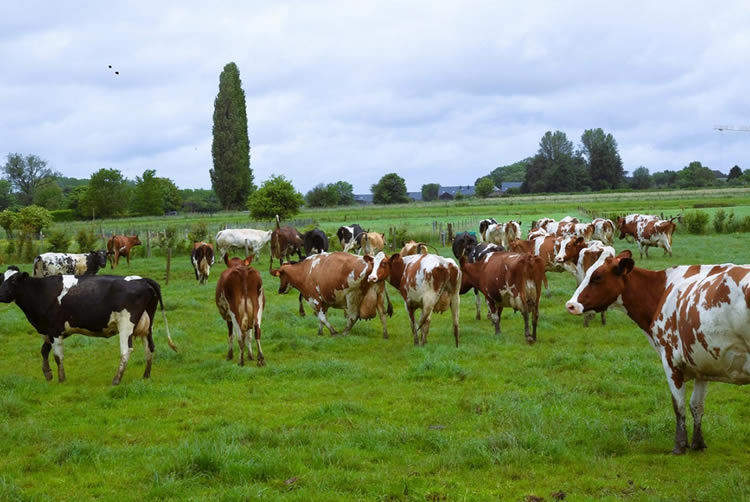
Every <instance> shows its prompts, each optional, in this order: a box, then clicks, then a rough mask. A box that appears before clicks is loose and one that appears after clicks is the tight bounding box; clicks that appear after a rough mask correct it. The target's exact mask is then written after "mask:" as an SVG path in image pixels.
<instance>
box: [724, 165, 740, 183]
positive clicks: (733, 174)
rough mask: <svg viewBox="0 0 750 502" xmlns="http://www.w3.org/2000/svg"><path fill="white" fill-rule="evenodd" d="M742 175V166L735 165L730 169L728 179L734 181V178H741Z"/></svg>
mask: <svg viewBox="0 0 750 502" xmlns="http://www.w3.org/2000/svg"><path fill="white" fill-rule="evenodd" d="M740 176H742V169H741V168H740V166H734V167H732V169H730V170H729V175H728V176H727V181H732V180H733V179H735V178H739V177H740Z"/></svg>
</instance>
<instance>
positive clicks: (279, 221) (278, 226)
mask: <svg viewBox="0 0 750 502" xmlns="http://www.w3.org/2000/svg"><path fill="white" fill-rule="evenodd" d="M276 230H281V219H280V218H279V215H278V214H277V215H276Z"/></svg>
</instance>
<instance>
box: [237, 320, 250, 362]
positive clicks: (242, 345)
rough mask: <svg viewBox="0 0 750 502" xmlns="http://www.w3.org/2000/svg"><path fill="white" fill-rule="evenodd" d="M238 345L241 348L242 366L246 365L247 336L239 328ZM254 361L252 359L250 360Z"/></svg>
mask: <svg viewBox="0 0 750 502" xmlns="http://www.w3.org/2000/svg"><path fill="white" fill-rule="evenodd" d="M238 331H239V333H237V344H238V345H239V346H240V366H244V365H245V344H246V343H248V340H247V334H246V333H245V332H244V331H242V330H240V329H239V328H238ZM250 359H252V358H250Z"/></svg>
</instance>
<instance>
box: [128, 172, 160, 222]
mask: <svg viewBox="0 0 750 502" xmlns="http://www.w3.org/2000/svg"><path fill="white" fill-rule="evenodd" d="M133 211H135V212H136V213H137V214H139V215H142V216H161V215H163V214H164V191H163V190H162V187H161V184H160V183H159V179H158V178H157V177H156V171H155V170H154V169H146V170H145V171H143V177H140V176H136V177H135V188H134V189H133Z"/></svg>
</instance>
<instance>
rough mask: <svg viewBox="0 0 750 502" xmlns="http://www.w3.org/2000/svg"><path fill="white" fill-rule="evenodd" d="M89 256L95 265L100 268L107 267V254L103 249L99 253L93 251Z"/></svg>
mask: <svg viewBox="0 0 750 502" xmlns="http://www.w3.org/2000/svg"><path fill="white" fill-rule="evenodd" d="M89 255H90V256H91V257H92V259H93V262H94V264H95V265H96V266H97V267H98V268H104V267H106V266H107V252H106V251H105V250H103V249H101V250H99V251H91V253H89Z"/></svg>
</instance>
